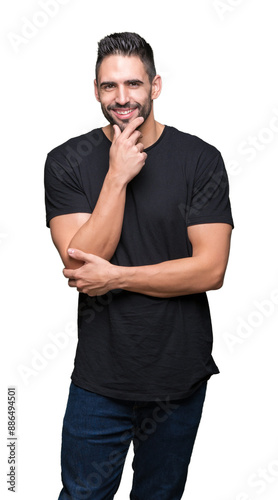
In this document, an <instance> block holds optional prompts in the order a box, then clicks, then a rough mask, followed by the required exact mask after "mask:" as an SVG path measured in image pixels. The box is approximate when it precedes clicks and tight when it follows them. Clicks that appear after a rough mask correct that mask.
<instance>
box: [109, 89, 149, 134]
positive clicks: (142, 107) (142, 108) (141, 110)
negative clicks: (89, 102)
mask: <svg viewBox="0 0 278 500" xmlns="http://www.w3.org/2000/svg"><path fill="white" fill-rule="evenodd" d="M113 109H122V110H124V109H138V115H137V117H138V116H142V117H143V118H144V122H145V121H146V120H147V118H148V116H149V115H150V112H151V110H152V99H151V93H150V95H149V97H148V98H147V99H146V101H145V102H144V104H139V102H135V103H134V104H130V102H127V103H126V104H124V105H120V104H117V103H116V104H110V105H109V106H107V108H105V107H104V106H103V104H102V103H101V110H102V112H103V115H104V117H105V118H106V120H108V121H109V123H110V124H111V125H118V127H119V128H120V130H121V132H123V131H124V129H125V128H126V126H127V125H128V124H129V122H130V119H129V118H128V119H126V120H125V119H124V118H123V119H122V120H117V119H116V118H115V117H114V116H113V114H112V113H111V110H113ZM144 122H143V123H144Z"/></svg>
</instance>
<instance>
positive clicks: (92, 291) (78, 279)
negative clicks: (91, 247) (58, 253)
mask: <svg viewBox="0 0 278 500" xmlns="http://www.w3.org/2000/svg"><path fill="white" fill-rule="evenodd" d="M68 254H69V256H70V257H71V258H73V259H76V260H80V261H82V262H83V266H81V267H79V268H78V269H64V270H63V274H64V276H65V278H68V284H69V286H70V287H75V288H77V290H78V292H82V293H86V294H87V295H89V296H90V297H94V296H96V295H104V294H105V293H107V292H109V290H113V289H115V288H120V287H119V286H118V278H119V270H118V266H114V265H113V264H110V262H108V261H107V260H105V259H102V258H101V257H98V256H97V255H93V254H89V253H85V252H82V251H81V250H77V249H72V248H70V249H69V250H68Z"/></svg>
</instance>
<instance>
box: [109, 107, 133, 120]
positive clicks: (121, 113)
mask: <svg viewBox="0 0 278 500" xmlns="http://www.w3.org/2000/svg"><path fill="white" fill-rule="evenodd" d="M136 109H137V108H133V109H132V108H129V109H112V111H113V113H115V115H116V116H118V117H119V118H121V117H125V118H130V117H131V116H132V115H133V113H134V111H135V110H136Z"/></svg>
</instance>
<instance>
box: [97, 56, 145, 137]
mask: <svg viewBox="0 0 278 500" xmlns="http://www.w3.org/2000/svg"><path fill="white" fill-rule="evenodd" d="M95 94H96V98H97V100H98V101H99V102H100V103H101V109H102V112H103V114H104V116H105V118H106V119H107V120H108V121H109V122H110V124H111V125H115V124H116V125H118V126H119V127H120V129H121V131H123V130H124V129H125V127H126V126H127V125H128V123H130V122H131V121H132V120H134V118H137V117H138V116H143V118H144V120H145V122H146V120H147V118H148V116H149V115H150V112H151V111H152V86H151V84H150V81H149V77H148V74H147V72H146V70H145V67H144V64H143V63H142V61H141V59H140V58H139V57H137V56H122V55H112V56H108V57H105V58H104V59H103V61H102V63H101V65H100V68H99V72H98V84H97V85H96V82H95Z"/></svg>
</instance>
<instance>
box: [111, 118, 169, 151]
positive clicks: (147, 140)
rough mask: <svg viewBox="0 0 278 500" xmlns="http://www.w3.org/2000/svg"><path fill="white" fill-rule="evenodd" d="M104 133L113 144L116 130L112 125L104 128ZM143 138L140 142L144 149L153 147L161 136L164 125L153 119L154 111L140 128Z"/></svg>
mask: <svg viewBox="0 0 278 500" xmlns="http://www.w3.org/2000/svg"><path fill="white" fill-rule="evenodd" d="M102 130H103V132H104V134H105V135H106V137H107V138H108V139H109V140H110V141H111V142H112V140H113V136H114V129H113V127H112V125H107V126H106V127H103V129H102ZM138 130H140V132H141V134H142V137H141V138H140V142H141V143H142V144H143V146H144V149H146V148H148V147H150V146H152V145H153V144H154V143H155V142H156V141H157V140H158V139H159V137H160V136H161V134H162V132H163V130H164V125H162V124H161V123H158V122H157V121H155V119H154V117H153V111H151V113H150V115H149V116H148V118H147V120H146V121H145V122H144V123H143V124H142V125H141V127H139V129H138Z"/></svg>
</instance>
